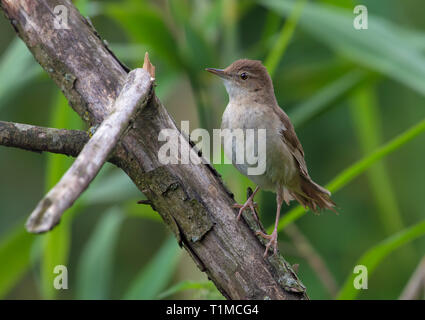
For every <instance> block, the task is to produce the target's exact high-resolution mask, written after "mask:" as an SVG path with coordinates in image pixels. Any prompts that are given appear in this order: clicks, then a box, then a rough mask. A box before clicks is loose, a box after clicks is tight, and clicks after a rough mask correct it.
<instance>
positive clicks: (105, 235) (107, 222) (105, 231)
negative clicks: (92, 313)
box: [76, 207, 124, 300]
mask: <svg viewBox="0 0 425 320" xmlns="http://www.w3.org/2000/svg"><path fill="white" fill-rule="evenodd" d="M123 217H124V216H123V213H122V211H121V209H119V208H117V207H113V208H111V209H109V210H108V211H106V212H105V213H104V214H103V215H102V217H101V220H100V221H99V222H98V224H97V226H96V229H95V230H94V231H93V233H92V235H91V237H90V239H89V241H88V242H87V243H86V244H85V247H84V250H83V251H82V253H81V257H80V259H79V266H78V271H77V293H76V298H77V299H96V300H99V299H108V298H110V286H111V280H112V279H113V274H112V272H113V264H114V260H113V255H114V249H115V245H116V243H117V238H118V235H119V231H120V226H121V222H122V220H123Z"/></svg>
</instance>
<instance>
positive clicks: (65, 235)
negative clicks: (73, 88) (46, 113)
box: [41, 93, 81, 299]
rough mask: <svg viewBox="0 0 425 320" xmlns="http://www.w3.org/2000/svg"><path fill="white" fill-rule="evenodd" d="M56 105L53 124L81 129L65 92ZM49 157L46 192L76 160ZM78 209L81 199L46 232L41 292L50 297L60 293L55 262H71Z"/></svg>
mask: <svg viewBox="0 0 425 320" xmlns="http://www.w3.org/2000/svg"><path fill="white" fill-rule="evenodd" d="M53 108H54V110H53V113H52V120H51V124H52V127H55V128H76V129H79V127H80V126H81V120H80V119H79V118H78V116H77V115H76V114H75V112H74V111H73V110H72V109H71V108H69V106H68V102H67V100H66V99H65V97H64V96H63V95H62V94H61V93H59V94H58V96H57V99H56V101H55V102H54V104H53ZM47 158H48V159H47V170H46V192H47V191H49V190H50V189H51V188H53V187H54V186H55V184H56V183H57V182H58V181H59V180H60V178H61V177H62V175H63V174H64V173H65V172H66V170H67V169H68V168H69V167H70V165H71V164H72V161H73V160H72V159H71V158H66V157H64V156H62V155H57V154H48V155H47ZM77 210H78V202H77V204H76V205H74V206H72V207H71V208H70V209H69V210H67V211H66V212H65V214H64V216H63V217H62V219H61V223H60V224H59V225H58V226H57V227H56V228H54V229H53V230H52V231H50V232H49V233H47V234H45V235H43V237H44V239H43V240H44V242H43V252H42V260H41V292H42V295H43V297H44V298H46V299H53V298H55V297H56V295H57V294H58V290H56V289H55V288H54V287H53V280H54V277H55V276H56V274H55V273H53V270H54V268H55V266H57V265H66V264H67V262H68V257H69V251H70V247H71V221H72V216H73V213H75V212H76V211H77Z"/></svg>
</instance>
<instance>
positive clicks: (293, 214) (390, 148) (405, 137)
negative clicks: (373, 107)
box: [268, 120, 425, 231]
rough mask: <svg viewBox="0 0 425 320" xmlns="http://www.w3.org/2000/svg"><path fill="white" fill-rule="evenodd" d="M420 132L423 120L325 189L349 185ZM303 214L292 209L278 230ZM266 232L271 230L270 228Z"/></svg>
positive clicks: (298, 209)
mask: <svg viewBox="0 0 425 320" xmlns="http://www.w3.org/2000/svg"><path fill="white" fill-rule="evenodd" d="M422 132H425V120H422V121H421V122H419V123H418V124H416V125H414V126H413V127H411V128H410V129H408V130H406V131H405V132H403V133H402V134H400V135H399V136H397V137H395V138H394V139H393V140H391V141H389V142H387V143H386V144H384V145H382V146H380V147H379V148H377V149H376V150H374V151H373V152H372V153H370V154H368V155H367V156H365V157H363V158H362V159H360V160H358V161H357V162H355V163H354V164H352V165H351V166H350V167H348V168H346V169H345V170H343V171H342V172H341V173H339V174H338V175H337V176H336V177H335V178H334V179H332V180H331V182H329V183H328V184H327V185H326V188H327V189H329V190H330V191H331V192H336V191H338V190H340V189H341V188H342V187H344V186H345V185H347V184H348V183H350V182H351V181H352V180H353V179H355V178H356V177H358V176H359V175H360V174H362V173H363V172H365V171H366V170H367V169H369V168H370V167H371V166H372V165H373V164H375V163H376V162H377V161H379V160H381V159H382V158H383V157H385V156H387V155H388V154H390V153H392V152H394V151H397V150H398V149H399V148H401V147H402V146H403V145H405V144H406V143H408V142H409V141H411V140H413V139H414V138H416V137H417V136H418V135H420V134H421V133H422ZM305 213H307V211H306V210H305V209H304V208H303V207H301V206H298V207H296V208H294V209H292V210H291V211H289V212H288V213H287V214H285V215H284V217H283V218H282V219H280V221H279V227H278V230H282V229H283V228H285V226H287V225H288V224H290V223H292V222H294V221H295V220H297V219H298V218H300V217H301V216H303V215H304V214H305ZM268 230H269V231H270V230H272V227H271V226H270V227H269V229H268Z"/></svg>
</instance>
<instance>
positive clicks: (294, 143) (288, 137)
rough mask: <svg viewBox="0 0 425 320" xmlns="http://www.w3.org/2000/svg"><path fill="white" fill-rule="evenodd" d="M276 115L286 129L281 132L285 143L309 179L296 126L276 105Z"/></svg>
mask: <svg viewBox="0 0 425 320" xmlns="http://www.w3.org/2000/svg"><path fill="white" fill-rule="evenodd" d="M273 110H274V112H275V113H276V115H277V116H278V117H279V119H280V121H282V123H283V125H284V128H285V129H282V130H281V135H282V139H283V142H284V143H285V144H286V145H287V146H288V148H289V150H290V152H291V153H292V155H293V156H294V158H295V160H296V161H297V162H298V166H299V168H300V171H301V173H302V174H303V175H304V176H305V177H309V174H308V169H307V164H306V163H305V160H304V150H303V147H302V145H301V143H300V140H298V137H297V134H296V133H295V129H294V126H293V125H292V123H291V120H290V119H289V117H288V116H287V114H286V113H285V111H283V110H282V109H281V108H280V107H279V106H278V105H275V106H274V108H273Z"/></svg>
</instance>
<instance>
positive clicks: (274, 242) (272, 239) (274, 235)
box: [256, 230, 277, 258]
mask: <svg viewBox="0 0 425 320" xmlns="http://www.w3.org/2000/svg"><path fill="white" fill-rule="evenodd" d="M256 234H257V235H258V236H261V237H263V238H264V239H268V240H269V242H268V243H267V245H266V250H265V251H264V255H263V256H264V258H265V257H267V253H268V252H269V249H270V247H271V246H273V254H277V231H276V230H274V231H273V232H272V234H267V233H264V232H262V231H257V232H256Z"/></svg>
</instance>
